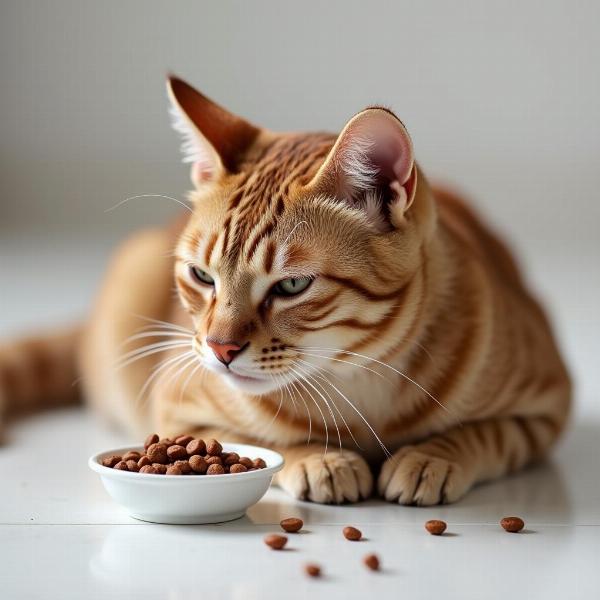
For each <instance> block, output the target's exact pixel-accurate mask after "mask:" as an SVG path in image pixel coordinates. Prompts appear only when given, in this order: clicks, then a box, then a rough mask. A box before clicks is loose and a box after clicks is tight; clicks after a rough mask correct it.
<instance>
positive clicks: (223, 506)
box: [88, 443, 283, 525]
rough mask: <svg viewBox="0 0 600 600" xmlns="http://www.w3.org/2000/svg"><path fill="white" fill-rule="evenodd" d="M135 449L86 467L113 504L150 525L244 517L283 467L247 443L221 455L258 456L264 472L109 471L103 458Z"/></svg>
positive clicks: (270, 454)
mask: <svg viewBox="0 0 600 600" xmlns="http://www.w3.org/2000/svg"><path fill="white" fill-rule="evenodd" d="M128 450H137V451H138V452H140V451H143V450H142V449H140V447H138V446H132V447H128V448H116V449H115V450H110V451H108V452H100V453H98V454H95V455H94V456H91V457H90V459H89V461H88V464H89V466H90V469H92V470H93V471H96V473H98V474H99V475H100V478H101V479H102V483H103V484H104V487H105V488H106V491H107V492H108V493H109V495H110V496H112V498H113V500H115V501H116V502H118V503H119V504H121V505H122V506H124V507H125V509H126V510H127V511H128V512H129V514H130V515H131V516H132V517H134V518H135V519H140V520H142V521H150V522H152V523H171V524H178V525H183V524H198V523H221V522H223V521H232V520H233V519H239V518H240V517H242V516H244V514H245V512H246V510H247V509H248V508H249V507H250V506H252V505H253V504H256V503H257V502H258V501H259V500H260V499H261V498H262V497H263V496H264V495H265V493H266V491H267V490H268V489H269V485H270V484H271V480H272V479H273V475H274V474H275V473H277V471H279V470H281V469H282V468H283V457H282V456H281V454H278V453H277V452H274V451H273V450H268V449H267V448H259V447H258V446H248V445H246V444H225V443H224V444H223V450H224V451H225V452H237V453H238V454H239V455H240V456H248V457H250V458H258V457H261V458H263V459H264V461H265V462H266V463H267V467H266V468H265V469H258V470H257V471H249V472H247V473H234V474H224V475H153V474H151V473H132V472H129V471H120V470H118V469H110V468H109V467H105V466H103V465H102V459H103V458H105V457H107V456H111V455H112V454H118V455H120V456H122V455H123V454H125V452H127V451H128Z"/></svg>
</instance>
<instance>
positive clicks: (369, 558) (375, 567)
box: [363, 554, 380, 571]
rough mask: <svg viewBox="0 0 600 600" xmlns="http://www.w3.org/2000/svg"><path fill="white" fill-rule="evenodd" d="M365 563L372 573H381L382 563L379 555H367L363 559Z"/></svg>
mask: <svg viewBox="0 0 600 600" xmlns="http://www.w3.org/2000/svg"><path fill="white" fill-rule="evenodd" d="M363 563H364V564H365V566H366V567H367V568H368V569H371V571H379V566H380V562H379V557H378V556H377V554H367V555H366V556H365V557H364V558H363Z"/></svg>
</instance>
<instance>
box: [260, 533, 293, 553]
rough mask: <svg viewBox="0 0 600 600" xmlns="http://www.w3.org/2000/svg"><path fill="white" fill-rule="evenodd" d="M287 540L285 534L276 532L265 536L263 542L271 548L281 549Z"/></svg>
mask: <svg viewBox="0 0 600 600" xmlns="http://www.w3.org/2000/svg"><path fill="white" fill-rule="evenodd" d="M287 541H288V539H287V537H286V536H285V535H278V534H277V533H271V534H269V535H267V536H266V537H265V544H266V545H267V546H270V547H271V548H273V550H281V549H282V548H283V547H284V546H285V545H286V544H287Z"/></svg>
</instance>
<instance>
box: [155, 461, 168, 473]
mask: <svg viewBox="0 0 600 600" xmlns="http://www.w3.org/2000/svg"><path fill="white" fill-rule="evenodd" d="M152 466H153V467H154V468H155V469H156V472H157V473H158V474H159V475H164V474H165V473H166V472H167V465H163V464H162V463H152Z"/></svg>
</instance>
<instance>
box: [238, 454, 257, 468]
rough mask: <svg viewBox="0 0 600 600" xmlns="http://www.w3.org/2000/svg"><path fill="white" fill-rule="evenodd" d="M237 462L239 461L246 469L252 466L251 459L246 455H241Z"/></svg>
mask: <svg viewBox="0 0 600 600" xmlns="http://www.w3.org/2000/svg"><path fill="white" fill-rule="evenodd" d="M238 462H239V463H240V465H244V466H245V467H246V469H251V468H252V467H254V463H253V462H252V459H250V458H248V457H247V456H242V457H241V458H240V460H238Z"/></svg>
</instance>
